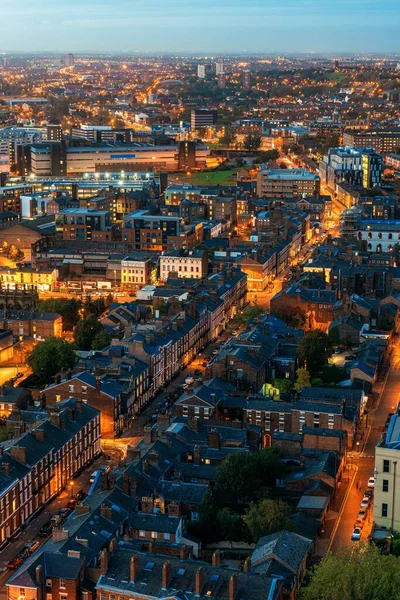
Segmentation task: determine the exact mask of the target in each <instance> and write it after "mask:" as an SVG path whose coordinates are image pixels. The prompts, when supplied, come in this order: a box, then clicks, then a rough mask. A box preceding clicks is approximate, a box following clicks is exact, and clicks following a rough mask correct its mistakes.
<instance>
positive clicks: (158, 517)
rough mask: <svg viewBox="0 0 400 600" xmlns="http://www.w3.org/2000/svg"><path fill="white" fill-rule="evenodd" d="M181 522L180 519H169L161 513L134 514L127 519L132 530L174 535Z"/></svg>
mask: <svg viewBox="0 0 400 600" xmlns="http://www.w3.org/2000/svg"><path fill="white" fill-rule="evenodd" d="M181 522H182V518H181V517H170V516H169V515H164V514H162V513H134V514H133V515H131V516H130V517H129V525H130V527H131V528H132V529H138V530H141V529H143V530H144V531H160V532H161V533H176V531H177V529H178V527H179V525H180V523H181Z"/></svg>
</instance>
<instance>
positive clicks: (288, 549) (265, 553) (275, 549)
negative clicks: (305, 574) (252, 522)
mask: <svg viewBox="0 0 400 600" xmlns="http://www.w3.org/2000/svg"><path fill="white" fill-rule="evenodd" d="M310 549H311V542H310V540H308V539H306V538H303V537H302V536H300V535H298V534H297V533H292V532H289V531H285V530H283V531H278V532H277V533H271V534H270V535H266V536H264V537H262V538H260V539H259V541H258V543H257V546H256V548H255V550H254V552H253V554H252V555H251V565H252V567H253V568H255V569H256V570H257V571H258V572H262V571H263V563H264V562H265V561H267V560H268V559H269V558H272V557H276V558H277V559H278V560H279V561H280V562H281V563H283V564H284V565H285V566H288V567H289V568H290V570H291V571H292V572H293V573H297V571H298V569H299V568H300V565H301V563H302V561H303V560H304V557H305V556H306V555H307V554H308V552H309V551H310Z"/></svg>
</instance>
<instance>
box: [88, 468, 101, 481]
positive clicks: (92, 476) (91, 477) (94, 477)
mask: <svg viewBox="0 0 400 600" xmlns="http://www.w3.org/2000/svg"><path fill="white" fill-rule="evenodd" d="M98 473H99V471H93V473H92V474H91V476H90V479H89V483H94V480H95V479H96V477H97V474H98Z"/></svg>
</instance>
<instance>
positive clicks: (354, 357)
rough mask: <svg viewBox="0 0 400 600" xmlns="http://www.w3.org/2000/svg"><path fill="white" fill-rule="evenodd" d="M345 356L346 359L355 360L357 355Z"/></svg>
mask: <svg viewBox="0 0 400 600" xmlns="http://www.w3.org/2000/svg"><path fill="white" fill-rule="evenodd" d="M344 358H345V360H355V359H356V358H357V357H356V355H355V354H348V355H347V356H345V357H344Z"/></svg>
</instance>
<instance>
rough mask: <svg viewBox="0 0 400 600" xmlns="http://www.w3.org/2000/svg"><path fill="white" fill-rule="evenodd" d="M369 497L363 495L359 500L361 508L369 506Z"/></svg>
mask: <svg viewBox="0 0 400 600" xmlns="http://www.w3.org/2000/svg"><path fill="white" fill-rule="evenodd" d="M370 500H371V499H370V498H367V496H364V498H363V499H362V500H361V504H360V506H361V508H367V507H368V506H369V503H370Z"/></svg>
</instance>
